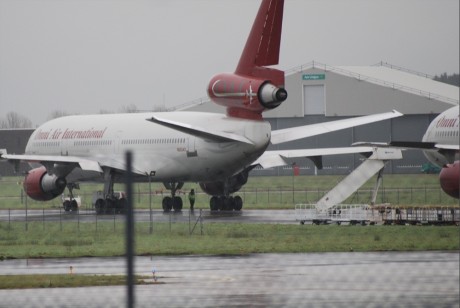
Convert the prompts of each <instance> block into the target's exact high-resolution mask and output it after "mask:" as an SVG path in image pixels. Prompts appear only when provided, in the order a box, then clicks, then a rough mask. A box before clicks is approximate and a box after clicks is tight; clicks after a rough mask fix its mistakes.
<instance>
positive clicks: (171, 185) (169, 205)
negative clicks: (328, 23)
mask: <svg viewBox="0 0 460 308" xmlns="http://www.w3.org/2000/svg"><path fill="white" fill-rule="evenodd" d="M283 5H284V1H283V0H263V1H262V3H261V6H260V8H259V11H258V13H257V16H256V19H255V21H254V24H253V27H252V29H251V32H250V34H249V37H248V39H247V42H246V45H245V48H244V50H243V53H242V55H241V58H240V61H239V63H238V66H237V68H236V70H235V72H234V73H226V74H219V75H217V76H215V77H213V78H212V79H211V81H210V82H209V86H208V94H209V96H210V98H211V99H212V100H213V101H214V102H215V103H217V104H220V105H223V106H225V107H226V108H227V115H222V114H213V113H202V112H179V111H178V112H163V113H162V112H158V113H157V112H155V113H153V112H152V113H136V114H132V113H131V114H104V115H100V114H99V115H79V116H68V117H62V118H58V119H54V120H51V121H49V122H46V123H44V124H43V125H41V126H40V127H38V128H37V129H36V130H35V131H34V133H33V134H32V135H31V137H30V139H29V141H28V143H27V146H26V150H25V154H23V155H13V154H8V153H7V152H6V150H0V158H1V159H5V160H8V161H10V162H12V163H13V164H16V165H17V164H18V163H19V161H26V162H29V164H30V165H31V166H32V168H33V169H32V170H31V171H30V172H29V173H28V174H27V175H26V176H25V180H24V190H25V192H26V193H27V195H28V196H29V197H31V198H33V199H34V200H40V201H47V200H51V199H53V198H56V197H58V196H59V195H61V194H62V193H63V191H64V190H65V188H66V187H68V188H69V191H70V195H71V196H72V189H73V188H74V187H75V186H76V185H77V184H78V183H79V182H85V181H98V182H101V181H102V182H104V191H103V193H102V194H101V195H100V197H99V198H98V199H97V200H96V202H95V208H96V212H97V213H104V212H106V211H110V212H112V211H120V212H123V211H124V207H125V203H126V200H124V198H120V196H123V194H116V193H115V192H114V191H113V184H114V182H117V181H120V180H121V179H122V177H123V176H124V174H125V171H126V166H125V162H124V154H125V153H126V151H132V153H133V163H132V166H133V169H134V170H133V172H134V173H135V180H136V181H142V182H147V181H153V182H162V183H164V185H165V187H166V188H167V189H170V190H171V196H168V197H165V198H164V199H163V202H162V206H163V209H164V210H165V211H170V210H171V209H174V210H176V211H179V210H181V208H182V199H181V198H180V197H178V196H176V190H177V189H180V188H181V187H182V185H183V183H184V182H198V183H199V184H200V186H201V188H202V189H203V190H204V191H205V192H206V193H208V194H210V195H212V196H213V197H212V198H211V201H210V207H211V209H212V210H218V209H226V210H240V209H241V208H242V206H243V201H242V199H241V197H239V196H232V194H233V193H235V192H237V191H238V190H239V189H240V188H241V187H242V186H243V185H244V184H245V183H246V181H247V178H248V173H249V171H250V170H252V169H253V168H254V167H255V166H257V165H261V166H264V167H272V166H277V165H285V164H286V162H285V161H284V157H306V156H319V155H330V154H341V153H350V152H352V153H358V152H371V151H372V148H370V147H362V148H354V149H351V150H350V149H349V148H345V149H340V148H336V149H315V150H295V151H286V150H284V151H266V149H267V147H268V145H269V144H270V142H272V143H282V142H288V141H292V140H297V139H301V138H305V137H309V136H314V135H318V134H323V133H327V132H330V131H335V130H339V129H344V128H348V127H353V126H357V125H362V124H366V123H372V122H376V121H381V120H385V119H390V118H394V117H398V116H401V115H402V114H400V113H399V112H396V111H392V112H388V113H383V114H378V115H370V116H364V117H358V118H353V119H347V120H340V121H332V122H327V123H320V124H315V125H307V126H302V127H296V128H291V129H283V130H279V131H271V127H270V124H269V123H268V122H265V121H264V120H263V118H262V112H263V111H265V110H268V109H272V108H276V107H277V106H279V105H280V104H281V103H282V102H283V101H284V100H286V98H287V92H286V90H285V89H284V72H283V71H280V70H277V69H272V68H268V67H267V66H270V65H275V64H278V58H279V49H280V39H281V27H282V17H283ZM72 198H73V197H72Z"/></svg>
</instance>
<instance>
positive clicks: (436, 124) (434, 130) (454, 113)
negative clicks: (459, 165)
mask: <svg viewBox="0 0 460 308" xmlns="http://www.w3.org/2000/svg"><path fill="white" fill-rule="evenodd" d="M459 122H460V119H459V106H454V107H452V108H449V109H447V110H446V111H444V112H442V113H441V114H440V115H438V116H437V117H436V118H435V119H434V120H433V121H432V122H431V123H430V125H429V126H428V128H427V130H426V132H425V135H424V136H423V139H422V141H423V142H433V143H436V144H439V145H444V146H457V148H458V145H459ZM424 154H425V156H426V157H427V158H428V160H429V161H430V162H432V163H433V164H436V165H438V166H440V167H442V166H443V165H445V164H446V163H448V162H449V161H448V160H449V159H447V158H446V156H445V155H444V154H443V153H442V151H440V152H439V151H424ZM450 160H459V153H458V151H457V153H456V154H455V155H454V157H450Z"/></svg>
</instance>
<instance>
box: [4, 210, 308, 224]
mask: <svg viewBox="0 0 460 308" xmlns="http://www.w3.org/2000/svg"><path fill="white" fill-rule="evenodd" d="M134 214H135V215H134V218H135V220H136V221H139V222H142V221H143V222H148V221H150V211H149V210H136V211H135V213H134ZM200 217H201V218H202V219H203V220H205V221H208V222H226V223H227V222H242V223H244V222H251V223H283V224H298V223H299V222H298V221H296V218H295V211H294V209H292V210H243V211H228V212H221V211H219V212H211V211H210V210H201V211H200V210H195V211H193V212H190V211H189V210H183V211H181V212H177V213H176V212H169V213H165V212H163V211H162V210H152V221H153V222H154V223H155V222H168V221H170V220H171V221H188V220H189V219H191V220H194V221H195V220H197V219H199V218H200ZM114 218H115V219H116V220H125V219H126V218H125V216H124V215H122V214H115V215H113V214H105V215H96V213H95V212H94V210H81V211H79V212H78V213H77V212H65V211H63V210H46V211H43V210H28V211H27V220H28V221H43V220H45V221H60V220H62V221H77V220H78V221H81V222H94V221H96V220H98V221H112V220H113V219H114ZM25 219H26V214H25V210H11V211H9V210H0V221H5V222H7V221H25Z"/></svg>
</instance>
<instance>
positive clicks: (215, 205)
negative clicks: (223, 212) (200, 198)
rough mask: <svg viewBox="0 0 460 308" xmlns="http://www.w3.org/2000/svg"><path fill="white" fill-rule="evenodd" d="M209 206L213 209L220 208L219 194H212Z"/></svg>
mask: <svg viewBox="0 0 460 308" xmlns="http://www.w3.org/2000/svg"><path fill="white" fill-rule="evenodd" d="M209 207H210V208H211V211H213V212H214V211H218V210H219V197H217V196H212V197H211V200H209Z"/></svg>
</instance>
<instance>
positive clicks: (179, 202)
mask: <svg viewBox="0 0 460 308" xmlns="http://www.w3.org/2000/svg"><path fill="white" fill-rule="evenodd" d="M173 201H174V202H173V204H172V207H173V208H174V212H180V211H182V205H183V204H182V198H181V197H177V196H176V197H174V199H173Z"/></svg>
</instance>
